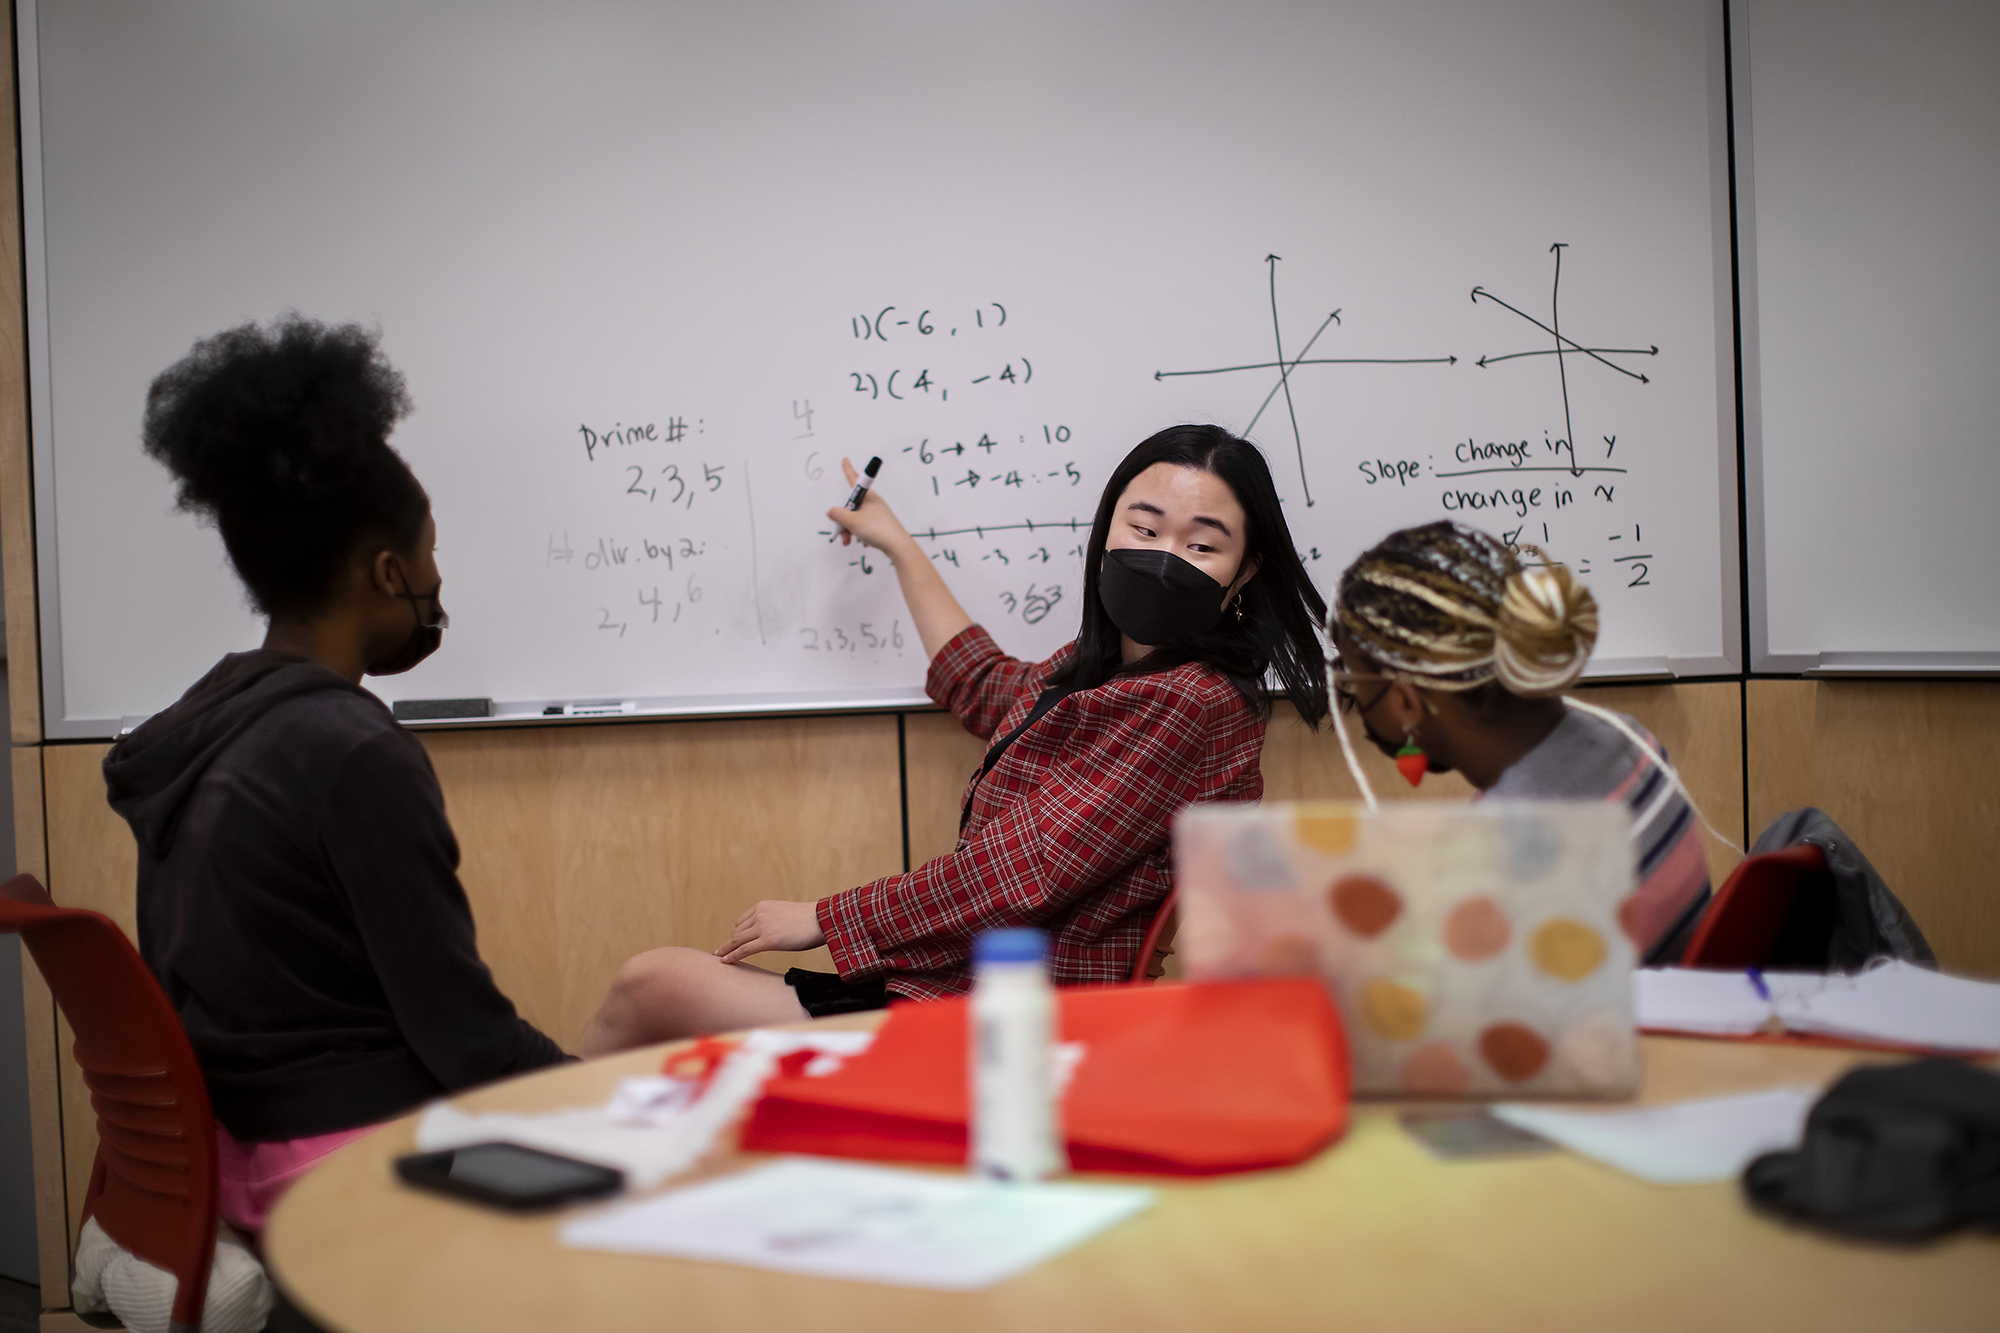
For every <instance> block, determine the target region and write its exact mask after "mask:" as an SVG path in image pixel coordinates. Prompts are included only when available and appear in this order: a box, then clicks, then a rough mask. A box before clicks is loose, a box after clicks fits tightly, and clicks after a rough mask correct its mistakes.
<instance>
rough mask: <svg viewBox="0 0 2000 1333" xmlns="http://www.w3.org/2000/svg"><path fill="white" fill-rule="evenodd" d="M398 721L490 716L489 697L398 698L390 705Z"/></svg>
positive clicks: (491, 709)
mask: <svg viewBox="0 0 2000 1333" xmlns="http://www.w3.org/2000/svg"><path fill="white" fill-rule="evenodd" d="M390 711H391V712H393V713H395V715H396V720H397V721H398V722H442V721H447V720H455V719H458V718H466V717H492V716H493V701H492V700H491V699H398V700H396V702H395V703H394V704H392V705H390Z"/></svg>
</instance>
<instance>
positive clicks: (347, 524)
mask: <svg viewBox="0 0 2000 1333" xmlns="http://www.w3.org/2000/svg"><path fill="white" fill-rule="evenodd" d="M377 339H378V335H376V334H373V333H370V332H369V331H367V330H366V329H363V328H361V327H360V326H358V325H354V324H340V325H335V326H328V325H325V324H322V323H319V322H318V321H316V320H310V319H306V318H304V317H303V316H301V315H299V314H297V313H296V312H294V313H289V314H286V315H283V316H281V317H280V318H279V319H277V320H276V321H275V322H273V323H272V324H271V325H270V326H269V327H268V328H260V327H258V326H257V325H256V324H244V325H240V326H238V327H237V328H233V329H227V330H225V331H223V332H221V333H218V334H216V335H215V336H213V337H211V338H204V339H202V340H201V341H200V342H198V343H196V344H195V345H194V349H193V350H192V351H190V352H189V353H188V354H187V356H185V357H183V358H182V359H181V360H180V361H179V362H177V363H175V364H174V365H172V366H170V367H169V368H168V369H167V370H166V371H164V372H163V373H162V374H161V375H160V377H159V378H158V379H156V380H154V381H153V384H152V387H151V388H150V389H148V390H147V391H146V419H145V426H144V431H143V440H144V444H145V449H146V453H147V454H148V455H150V456H151V457H153V458H155V459H157V460H158V461H159V462H161V463H163V464H165V465H166V466H167V468H168V469H169V470H170V471H171V472H172V473H173V474H174V477H175V478H176V480H177V481H178V483H179V485H178V488H177V490H176V494H175V499H176V501H177V503H178V505H179V507H180V508H181V509H183V510H186V511H188V512H189V513H193V514H195V515H197V516H199V517H200V518H202V519H203V520H204V521H207V522H213V523H214V524H215V526H216V527H217V528H218V529H220V531H221V533H222V544H223V545H224V546H225V547H226V548H228V551H229V559H230V563H232V564H234V565H235V566H236V572H237V574H238V575H239V576H240V577H241V578H242V580H243V583H244V586H245V587H246V588H248V589H249V592H250V599H251V601H252V602H253V603H254V604H255V605H256V607H257V609H258V610H259V611H261V612H263V613H264V614H265V615H267V616H273V617H275V616H284V615H296V614H304V613H310V612H313V611H316V610H318V609H320V608H321V607H322V606H324V605H325V603H326V601H327V599H328V598H329V597H331V596H332V595H333V592H334V589H335V586H336V585H337V583H338V581H339V578H340V574H341V571H342V569H343V568H344V567H345V566H346V564H347V562H348V561H349V560H350V559H351V558H352V557H353V555H354V553H355V551H356V550H358V549H359V548H360V547H361V546H362V544H363V543H365V542H381V543H382V544H383V545H384V546H385V547H386V548H387V549H391V550H396V551H410V550H412V549H413V548H414V547H415V546H416V543H417V538H418V537H419V535H420V534H421V533H422V531H423V526H424V520H425V519H426V518H427V517H428V516H429V514H430V497H429V496H427V495H426V494H425V493H424V488H423V487H422V486H421V485H419V484H418V483H417V478H416V476H415V474H414V473H412V472H411V471H410V469H409V465H408V464H406V463H405V462H404V461H403V460H402V458H401V457H400V456H399V455H398V454H397V453H396V451H395V450H393V449H391V448H390V447H389V444H388V437H389V431H390V428H391V427H393V426H394V425H395V424H396V422H397V421H398V420H400V419H401V418H402V417H404V416H405V415H407V414H408V413H409V410H410V396H409V393H408V391H407V390H406V389H405V388H404V386H403V377H402V375H400V374H399V373H397V371H396V369H395V368H394V367H393V366H391V365H390V364H389V363H388V361H387V360H386V359H384V358H383V356H382V353H381V349H380V348H379V347H378V346H377V345H376V344H377Z"/></svg>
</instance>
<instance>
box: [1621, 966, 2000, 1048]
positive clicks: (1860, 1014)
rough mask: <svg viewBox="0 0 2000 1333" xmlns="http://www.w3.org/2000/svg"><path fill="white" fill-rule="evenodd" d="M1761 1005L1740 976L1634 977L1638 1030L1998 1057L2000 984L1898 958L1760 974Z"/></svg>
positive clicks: (1689, 972)
mask: <svg viewBox="0 0 2000 1333" xmlns="http://www.w3.org/2000/svg"><path fill="white" fill-rule="evenodd" d="M1762 976H1763V980H1764V986H1765V988H1766V989H1767V990H1769V991H1770V992H1771V998H1770V999H1769V1000H1765V999H1764V998H1763V997H1762V996H1760V995H1758V994H1757V989H1756V987H1755V986H1754V985H1752V984H1751V981H1750V977H1749V975H1748V974H1747V973H1745V972H1742V971H1727V972H1723V971H1705V970H1701V969H1696V968H1680V967H1669V968H1647V969H1644V970H1642V971H1639V972H1636V973H1634V974H1633V977H1632V993H1633V1001H1634V1003H1633V1009H1634V1013H1635V1015H1636V1017H1637V1020H1638V1025H1639V1027H1640V1028H1642V1029H1645V1030H1647V1031H1653V1032H1661V1031H1665V1032H1698V1033H1707V1034H1711V1035H1714V1036H1718V1037H1732V1036H1747V1035H1749V1034H1751V1033H1755V1032H1759V1031H1762V1030H1763V1029H1764V1027H1765V1026H1766V1025H1767V1024H1769V1023H1770V1022H1771V1020H1773V1019H1776V1020H1777V1023H1778V1025H1779V1026H1781V1027H1782V1028H1784V1029H1785V1030H1786V1031H1789V1032H1799V1033H1811V1034H1817V1035H1821V1036H1828V1037H1842V1038H1847V1039H1849V1040H1856V1041H1875V1042H1888V1043H1893V1044H1897V1045H1905V1046H1919V1047H1929V1048H1933V1049H1938V1050H1948V1051H1996V1050H2000V985H1996V984H1994V983H1993V982H1990V981H1973V980H1971V979H1969V978H1966V977H1954V976H1947V975H1946V974H1944V973H1942V972H1933V971H1931V970H1930V969H1929V968H1925V967H1918V966H1916V965H1915V964H1912V963H1906V962H1903V961H1901V960H1895V961H1891V962H1887V963H1883V964H1881V965H1880V966H1877V967H1873V968H1870V969H1869V970H1868V971H1866V972H1859V973H1856V974H1854V975H1853V976H1843V975H1840V974H1838V973H1833V974H1829V973H1821V972H1765V973H1763V974H1762Z"/></svg>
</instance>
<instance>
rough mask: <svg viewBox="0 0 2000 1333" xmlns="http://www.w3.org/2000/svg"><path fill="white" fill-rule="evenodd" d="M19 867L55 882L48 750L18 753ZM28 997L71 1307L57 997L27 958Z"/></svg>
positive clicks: (49, 1182)
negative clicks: (45, 803) (46, 801)
mask: <svg viewBox="0 0 2000 1333" xmlns="http://www.w3.org/2000/svg"><path fill="white" fill-rule="evenodd" d="M12 762H13V765H14V864H15V867H16V870H17V872H18V873H20V874H24V875H33V876H34V877H35V878H36V879H39V880H41V881H42V883H43V884H44V885H46V884H47V883H48V879H49V860H48V841H47V836H46V830H45V827H44V825H43V821H42V750H41V747H40V746H33V745H24V746H19V747H16V748H15V749H14V752H13V757H12ZM21 963H22V967H21V992H22V999H23V1007H24V1009H25V1010H26V1026H27V1030H28V1031H27V1038H28V1042H27V1046H28V1132H29V1134H30V1135H31V1136H32V1138H33V1141H34V1159H35V1248H36V1257H37V1261H38V1263H39V1266H40V1270H41V1288H42V1302H43V1304H45V1305H48V1306H64V1305H68V1304H69V1253H70V1251H69V1204H68V1192H67V1182H66V1181H65V1179H64V1171H63V1123H62V1105H63V1103H62V1070H61V1067H62V1062H63V1060H64V1058H65V1057H64V1050H65V1048H64V1047H62V1046H61V1044H60V1040H59V1037H58V1028H57V1023H56V1001H55V996H53V995H51V994H50V993H49V988H48V983H46V982H44V981H43V980H42V974H41V972H39V971H38V970H37V969H36V967H35V964H34V961H33V960H32V959H30V958H29V957H28V956H27V953H26V951H23V953H22V955H21Z"/></svg>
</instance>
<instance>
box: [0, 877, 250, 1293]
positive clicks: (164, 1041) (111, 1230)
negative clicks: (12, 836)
mask: <svg viewBox="0 0 2000 1333" xmlns="http://www.w3.org/2000/svg"><path fill="white" fill-rule="evenodd" d="M0 932H6V933H8V934H19V935H20V937H21V941H22V943H24V944H26V945H27V947H28V952H29V954H31V955H32V956H33V957H34V960H35V966H36V967H38V968H40V969H41V973H42V976H43V978H44V979H45V980H47V982H48V985H49V990H50V991H51V992H52V993H53V994H54V995H55V1001H56V1006H57V1008H59V1009H61V1010H62V1013H63V1017H64V1018H66V1019H68V1020H69V1025H70V1029H71V1030H72V1031H73V1032H74V1033H75V1034H76V1044H75V1046H74V1047H73V1048H72V1050H73V1052H74V1054H75V1056H76V1062H77V1064H78V1065H79V1066H80V1067H81V1068H82V1070H83V1079H84V1082H85V1083H86V1084H88V1085H89V1087H90V1094H91V1095H90V1104H91V1106H92V1108H93V1109H94V1110H95V1111H96V1112H97V1161H96V1163H95V1164H94V1165H93V1166H92V1167H91V1172H90V1189H89V1191H88V1193H86V1194H85V1196H84V1201H83V1215H84V1216H85V1217H95V1218H96V1219H97V1225H98V1226H100V1227H102V1228H104V1231H105V1234H107V1235H109V1236H110V1237H111V1239H113V1240H114V1241H117V1242H118V1244H120V1245H122V1246H124V1247H125V1248H126V1249H127V1250H130V1251H131V1252H132V1253H133V1254H136V1255H138V1256H139V1257H140V1258H141V1259H144V1260H146V1261H147V1262H148V1263H153V1264H157V1265H159V1266H160V1267H161V1268H164V1269H167V1270H168V1271H169V1272H171V1273H173V1275H174V1276H175V1278H176V1279H178V1281H179V1283H180V1285H179V1287H178V1288H177V1290H176V1291H175V1293H174V1308H173V1314H172V1321H173V1325H174V1327H175V1328H176V1329H177V1330H178V1329H179V1328H181V1327H182V1326H185V1327H187V1328H189V1329H193V1328H196V1327H199V1325H200V1324H201V1314H202V1308H203V1306H204V1305H205V1304H206V1302H207V1298H208V1271H209V1264H210V1263H211V1262H212V1261H213V1259H214V1255H215V1226H216V1211H217V1208H218V1206H219V1204H218V1197H217V1187H216V1160H215V1120H214V1116H213V1114H212V1112H211V1111H210V1109H209V1104H208V1087H207V1085H206V1084H205V1083H203V1082H202V1077H201V1066H200V1065H199V1064H197V1063H196V1062H195V1056H194V1048H193V1047H192V1046H190V1045H189V1044H188V1039H187V1033H186V1031H185V1030H183V1029H182V1027H181V1024H180V1019H179V1018H178V1017H177V1016H176V1015H175V1013H174V1009H173V1005H172V1004H170V1003H169V1002H168V1000H167V997H166V995H165V993H163V992H162V991H161V990H160V986H159V983H158V982H157V981H155V980H154V979H153V974H152V972H151V971H149V970H148V969H147V967H146V964H145V961H144V960H143V959H141V958H140V957H139V951H138V950H137V949H134V948H133V947H132V942H131V941H130V940H128V939H126V938H125V932H124V931H122V930H120V929H118V926H117V924H116V923H115V922H113V921H112V920H111V919H110V918H109V917H107V916H103V915H101V914H100V913H97V912H85V911H79V910H76V909H73V908H65V907H57V906H56V905H55V904H54V903H53V902H51V901H50V899H49V895H48V892H47V890H45V889H43V888H42V886H41V884H40V883H39V882H38V881H37V880H36V879H35V877H34V876H33V875H16V876H15V877H14V878H13V879H10V880H8V881H7V882H6V883H5V884H0Z"/></svg>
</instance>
